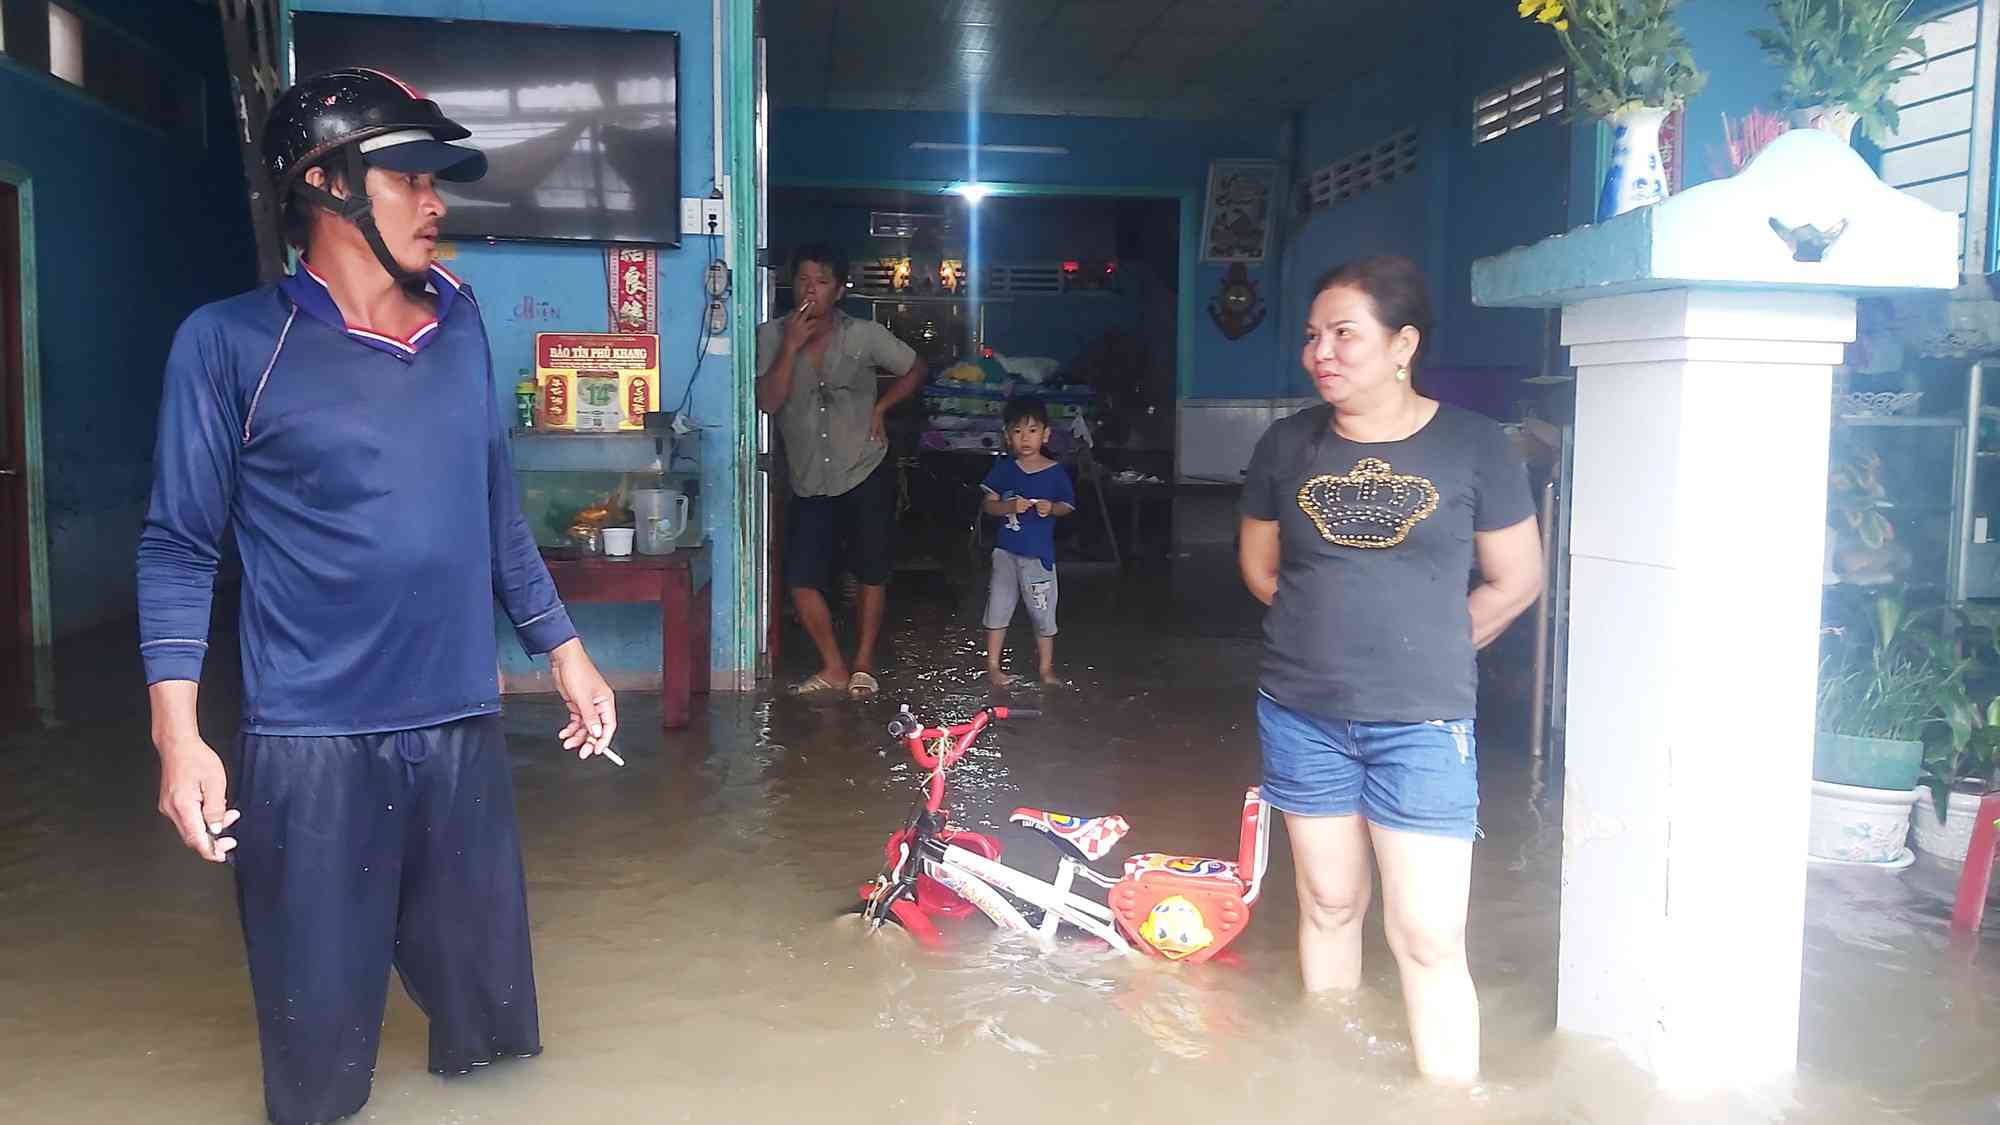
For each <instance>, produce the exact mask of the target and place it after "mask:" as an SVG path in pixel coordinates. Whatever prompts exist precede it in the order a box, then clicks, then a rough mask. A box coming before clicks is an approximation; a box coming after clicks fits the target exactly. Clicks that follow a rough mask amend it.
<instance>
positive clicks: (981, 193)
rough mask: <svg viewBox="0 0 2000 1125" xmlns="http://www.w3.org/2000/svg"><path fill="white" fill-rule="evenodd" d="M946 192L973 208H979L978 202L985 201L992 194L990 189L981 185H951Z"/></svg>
mask: <svg viewBox="0 0 2000 1125" xmlns="http://www.w3.org/2000/svg"><path fill="white" fill-rule="evenodd" d="M946 190H948V191H950V192H951V193H952V194H953V195H956V196H958V197H959V198H961V199H963V200H965V201H966V202H967V203H970V204H972V205H973V206H974V207H977V206H979V201H980V200H982V199H985V198H986V197H987V196H988V195H991V194H992V193H993V189H992V188H990V187H987V186H986V185H985V184H981V183H962V184H953V185H951V187H949V188H947V189H946Z"/></svg>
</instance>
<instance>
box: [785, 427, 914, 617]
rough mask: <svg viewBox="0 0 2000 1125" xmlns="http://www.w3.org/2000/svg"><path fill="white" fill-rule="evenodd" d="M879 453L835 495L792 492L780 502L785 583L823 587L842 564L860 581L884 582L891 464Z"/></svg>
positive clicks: (891, 513)
mask: <svg viewBox="0 0 2000 1125" xmlns="http://www.w3.org/2000/svg"><path fill="white" fill-rule="evenodd" d="M894 460H895V459H894V458H893V457H884V458H883V459H882V463H881V464H880V465H878V466H876V468H875V471H874V472H872V473H870V474H868V479H866V480H864V481H862V482H861V483H860V484H857V485H855V486H854V487H853V488H850V489H848V490H847V491H846V492H843V493H841V494H840V495H838V496H794V497H792V499H791V502H790V503H789V504H787V505H786V507H785V585H786V586H787V587H789V588H791V589H794V590H798V589H813V590H819V591H822V592H829V591H831V590H832V589H833V581H834V579H835V578H838V577H839V576H840V572H841V569H842V567H843V566H844V567H845V568H846V569H847V570H849V571H852V572H853V574H854V577H855V579H856V580H857V581H859V582H860V583H861V584H862V585H864V586H886V585H888V583H889V570H890V568H891V566H892V564H893V563H894V553H895V551H894V546H893V543H892V540H893V534H894V531H895V526H896V467H895V465H894V464H893V462H894Z"/></svg>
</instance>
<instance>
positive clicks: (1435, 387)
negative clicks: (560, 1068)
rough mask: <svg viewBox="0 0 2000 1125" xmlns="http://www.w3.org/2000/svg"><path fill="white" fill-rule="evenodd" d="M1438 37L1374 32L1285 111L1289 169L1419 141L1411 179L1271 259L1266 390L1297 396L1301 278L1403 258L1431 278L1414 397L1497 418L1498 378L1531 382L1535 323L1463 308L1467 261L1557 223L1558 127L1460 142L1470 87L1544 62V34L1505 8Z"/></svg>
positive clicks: (1336, 215) (1561, 149)
mask: <svg viewBox="0 0 2000 1125" xmlns="http://www.w3.org/2000/svg"><path fill="white" fill-rule="evenodd" d="M1449 26H1450V29H1451V30H1450V33H1449V34H1442V33H1440V30H1439V28H1438V27H1437V25H1436V24H1435V23H1430V22H1426V21H1418V23H1417V24H1415V25H1413V26H1411V27H1409V28H1407V29H1405V30H1404V31H1402V32H1401V33H1400V34H1396V33H1387V32H1385V34H1384V37H1383V41H1382V42H1383V49H1382V51H1381V52H1380V53H1379V55H1377V56H1376V57H1378V58H1380V59H1381V61H1380V62H1379V63H1378V64H1377V65H1376V66H1375V68H1374V69H1372V70H1367V71H1360V72H1342V74H1341V75H1340V76H1339V77H1338V78H1336V80H1335V81H1334V82H1333V83H1332V84H1330V86H1329V88H1328V89H1327V90H1326V92H1325V93H1324V94H1322V95H1321V96H1320V97H1319V98H1318V99H1316V100H1315V101H1314V102H1313V103H1312V104H1311V105H1310V106H1308V107H1307V108H1306V109H1305V110H1304V111H1303V112H1302V113H1300V114H1299V115H1298V118H1297V123H1296V133H1297V136H1298V138H1299V167H1300V170H1301V172H1302V173H1304V172H1308V171H1310V170H1311V169H1314V168H1318V167H1320V166H1322V165H1324V164H1326V163H1328V162H1329V161H1333V160H1338V159H1341V158H1343V157H1346V156H1348V155H1350V154H1352V153H1354V152H1356V151H1359V150H1361V149H1363V148H1365V147H1368V146H1370V145H1373V144H1375V143H1377V142H1380V141H1383V140H1386V139H1387V138H1388V137H1390V136H1391V135H1392V134H1394V133H1396V132H1398V131H1400V130H1403V129H1415V130H1416V131H1417V134H1418V144H1419V157H1418V161H1419V166H1418V171H1417V174H1416V175H1414V176H1411V177H1409V178H1407V179H1402V180H1397V181H1395V182H1393V183H1391V184H1389V185H1387V186H1385V187H1381V188H1377V189H1374V190H1372V191H1369V192H1366V193H1363V194H1361V195H1359V196H1356V197H1354V198H1353V199H1350V200H1348V201H1345V202H1341V203H1336V204H1334V205H1333V206H1332V207H1330V208H1327V209H1325V210H1318V211H1314V212H1313V213H1312V215H1311V216H1310V217H1309V218H1307V219H1306V220H1304V221H1303V222H1302V223H1301V224H1299V225H1298V226H1297V229H1296V230H1295V231H1294V232H1293V234H1292V236H1291V238H1290V239H1289V241H1288V242H1287V244H1286V247H1285V253H1284V258H1283V273H1284V276H1283V279H1282V291H1283V303H1282V306H1281V309H1280V314H1279V316H1280V321H1279V325H1278V331H1279V333H1280V334H1281V335H1280V340H1281V341H1282V342H1281V343H1280V344H1279V345H1278V348H1277V350H1278V353H1279V354H1278V357H1277V358H1278V363H1277V364H1276V377H1275V380H1274V385H1273V386H1272V387H1271V389H1270V392H1269V393H1271V394H1277V395H1286V396H1290V395H1302V394H1309V393H1310V387H1309V385H1308V384H1307V382H1306V379H1305V376H1304V374H1303V372H1302V371H1301V370H1300V368H1299V365H1298V362H1297V358H1296V356H1295V355H1294V353H1293V351H1292V347H1293V343H1294V342H1295V341H1296V340H1298V339H1299V338H1300V333H1301V331H1302V325H1303V323H1304V320H1305V312H1306V309H1307V307H1308V306H1309V305H1310V303H1311V300H1312V296H1313V293H1312V285H1313V281H1314V280H1315V279H1316V278H1317V277H1318V276H1319V275H1320V274H1321V273H1323V272H1324V271H1325V270H1327V269H1328V268H1330V267H1332V266H1334V265H1336V264H1338V263H1340V262H1343V261H1346V260H1348V259H1352V258H1357V257H1362V256H1366V255H1373V254H1386V253H1395V254H1402V255H1404V256H1407V257H1409V258H1411V259H1412V260H1414V261H1415V262H1417V264H1418V265H1420V266H1421V267H1423V269H1424V272H1425V273H1426V275H1428V277H1429V279H1430V283H1431V301H1432V304H1433V307H1434V310H1435V313H1436V318H1437V320H1436V324H1435V326H1434V328H1433V331H1432V335H1431V339H1430V340H1429V341H1428V342H1427V344H1426V346H1425V353H1426V358H1425V361H1424V366H1425V367H1426V368H1428V369H1429V370H1431V371H1432V372H1433V373H1434V374H1433V376H1432V377H1431V379H1430V381H1429V385H1428V386H1426V387H1425V389H1426V390H1427V391H1428V392H1430V393H1436V394H1440V395H1442V396H1443V397H1446V398H1447V399H1450V400H1452V401H1457V402H1460V403H1462V404H1464V405H1470V406H1475V407H1477V408H1480V409H1487V410H1505V409H1506V407H1507V406H1508V403H1509V402H1510V399H1511V388H1510V384H1509V382H1508V381H1509V379H1510V378H1511V376H1510V374H1509V372H1521V373H1526V374H1532V373H1533V371H1534V369H1536V367H1537V365H1538V364H1539V362H1540V359H1539V357H1540V355H1541V351H1542V333H1543V323H1542V316H1541V314H1539V313H1534V312H1523V311H1519V310H1494V309H1476V308H1474V307H1473V305H1472V300H1471V291H1470V278H1471V269H1472V262H1473V261H1474V260H1476V259H1478V258H1480V257H1483V256H1485V255H1488V254H1493V253H1497V252H1499V251H1501V250H1505V249H1507V248H1509V247H1512V246H1516V245H1520V244H1522V243H1527V242H1534V241H1537V240H1539V239H1541V238H1544V237H1546V236H1548V235H1551V234H1555V233H1558V232H1559V231H1561V230H1563V229H1565V227H1566V226H1567V225H1568V223H1567V216H1566V208H1565V202H1566V197H1567V193H1568V190H1569V189H1568V167H1569V163H1568V162H1569V147H1570V144H1571V132H1572V129H1571V127H1570V126H1568V125H1565V124H1563V123H1560V122H1555V121H1548V122H1538V123H1536V124H1533V125H1530V126H1529V127H1527V128H1526V129H1523V130H1521V131H1520V132H1518V133H1513V134H1510V135H1508V136H1506V137H1503V138H1501V139H1499V140H1497V141H1494V142H1490V143H1488V144H1483V145H1477V146H1475V145H1474V144H1473V143H1472V109H1471V106H1472V100H1473V98H1474V97H1476V96H1477V95H1478V94H1479V93H1480V92H1481V91H1483V90H1486V89H1489V88H1491V87H1493V86H1497V85H1499V84H1501V83H1503V82H1507V81H1510V80H1512V79H1514V78H1517V77H1520V76H1521V75H1523V74H1525V73H1527V72H1529V71H1531V70H1533V69H1534V68H1536V67H1538V66H1541V65H1543V64H1546V63H1551V62H1554V61H1556V59H1557V58H1558V55H1559V52H1560V47H1559V46H1558V45H1557V44H1556V42H1555V39H1554V37H1553V36H1552V35H1551V34H1550V33H1549V32H1548V31H1547V30H1546V29H1543V28H1540V27H1536V26H1534V25H1531V24H1528V23H1525V22H1524V21H1521V20H1519V19H1518V18H1516V15H1515V11H1514V8H1513V6H1512V5H1507V4H1492V5H1482V6H1479V7H1478V8H1476V9H1474V10H1471V11H1462V12H1458V13H1457V14H1455V15H1454V18H1453V20H1452V21H1451V23H1450V25H1449Z"/></svg>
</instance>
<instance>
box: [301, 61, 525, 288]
mask: <svg viewBox="0 0 2000 1125" xmlns="http://www.w3.org/2000/svg"><path fill="white" fill-rule="evenodd" d="M471 135H472V134H471V132H470V131H469V130H467V129H466V128H465V127H464V126H462V125H460V124H458V123H457V122H456V121H453V120H452V119H450V118H449V117H446V116H445V115H444V112H443V111H442V110H440V109H438V106H437V103H436V102H433V101H431V100H430V99H428V98H425V97H423V96H422V95H421V94H418V93H417V92H416V91H415V90H413V89H411V88H410V87H409V85H408V84H406V83H404V82H403V81H402V80H401V79H398V78H396V77H394V76H392V75H389V74H385V73H383V72H381V71H379V70H366V69H362V68H358V67H357V68H352V69H346V70H331V71H328V72H326V73H325V74H318V75H314V76H313V77H311V78H307V79H304V80H302V81H300V82H299V83H297V84H296V85H294V86H293V87H292V88H291V89H289V90H287V91H285V92H284V93H283V94H280V95H279V96H278V100H277V101H276V102H275V103H274V104H273V105H272V106H271V112H270V115H269V116H268V117H266V118H265V121H264V166H265V167H266V168H267V169H268V170H269V171H270V173H271V186H272V189H273V190H274V192H275V194H276V197H277V205H278V209H279V212H280V213H281V214H282V213H283V211H284V208H285V206H286V204H287V203H288V202H289V201H290V200H291V198H292V197H293V196H294V195H297V196H299V197H301V198H304V199H306V200H308V201H309V202H311V203H313V204H315V205H317V206H320V207H324V208H325V209H327V210H329V211H332V212H333V213H334V214H336V215H339V216H340V217H341V218H343V219H346V220H347V221H349V222H351V223H353V224H354V225H355V226H356V227H359V228H360V230H361V234H362V236H363V237H364V238H366V239H367V240H368V246H369V248H370V249H372V250H374V251H375V258H376V260H377V261H379V262H381V263H382V268H383V269H385V270H387V271H389V274H390V276H392V277H395V278H396V279H397V280H399V281H406V282H407V281H414V280H417V279H418V278H419V277H421V276H422V275H421V274H411V273H410V272H409V271H406V270H404V269H403V268H402V267H401V266H399V265H397V264H396V259H395V258H394V256H392V255H391V254H390V253H389V248H388V247H387V246H385V245H384V244H383V242H382V232H381V231H379V230H377V229H376V226H375V216H374V213H373V207H374V204H373V201H371V200H370V199H369V198H368V189H367V182H368V166H369V165H371V164H372V165H375V166H377V167H382V168H387V169H390V170H392V171H397V172H429V173H432V174H434V175H436V176H437V178H438V179H440V180H450V181H453V182H457V183H467V182H470V181H472V180H476V179H479V178H480V177H481V176H484V175H485V174H486V154H485V153H483V152H480V151H479V150H478V149H474V148H466V147H464V146H462V145H455V144H451V143H449V142H451V141H462V140H464V139H465V138H467V137H469V136H471ZM330 159H331V160H341V161H343V162H344V167H343V172H344V174H345V177H346V180H347V191H348V194H347V198H345V199H342V198H340V197H339V196H336V195H334V194H333V193H332V192H329V191H325V190H323V189H321V188H317V187H314V186H313V185H311V184H309V183H307V182H306V179H305V173H306V169H308V168H310V167H312V166H314V165H315V164H321V163H324V162H327V161H329V160H330Z"/></svg>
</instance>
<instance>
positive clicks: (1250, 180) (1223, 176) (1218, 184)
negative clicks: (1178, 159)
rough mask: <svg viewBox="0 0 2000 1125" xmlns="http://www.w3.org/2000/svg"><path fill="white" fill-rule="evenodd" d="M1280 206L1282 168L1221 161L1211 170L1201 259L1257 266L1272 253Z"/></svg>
mask: <svg viewBox="0 0 2000 1125" xmlns="http://www.w3.org/2000/svg"><path fill="white" fill-rule="evenodd" d="M1277 202H1278V165H1277V163H1276V162H1275V161H1270V160H1217V161H1214V162H1212V163H1210V164H1209V166H1208V198H1207V202H1206V205H1205V207H1204V208H1203V211H1202V222H1201V260H1202V261H1204V262H1246V263H1249V264H1250V265H1257V264H1259V263H1261V262H1263V260H1264V256H1265V255H1266V254H1268V253H1270V250H1271V221H1272V215H1273V209H1274V208H1275V207H1276V206H1277Z"/></svg>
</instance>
